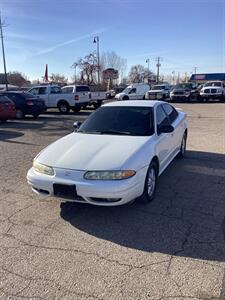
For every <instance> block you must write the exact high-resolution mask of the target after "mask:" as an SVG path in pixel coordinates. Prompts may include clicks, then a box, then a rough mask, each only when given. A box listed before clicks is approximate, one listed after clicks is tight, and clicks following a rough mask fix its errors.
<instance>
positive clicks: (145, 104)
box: [103, 100, 165, 107]
mask: <svg viewBox="0 0 225 300" xmlns="http://www.w3.org/2000/svg"><path fill="white" fill-rule="evenodd" d="M160 103H165V102H164V101H152V100H151V101H150V100H126V101H113V102H109V103H106V104H104V105H103V106H141V107H155V106H157V105H158V104H160Z"/></svg>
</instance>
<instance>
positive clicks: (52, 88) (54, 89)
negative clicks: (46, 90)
mask: <svg viewBox="0 0 225 300" xmlns="http://www.w3.org/2000/svg"><path fill="white" fill-rule="evenodd" d="M60 93H61V89H60V88H59V87H57V86H52V87H51V94H60Z"/></svg>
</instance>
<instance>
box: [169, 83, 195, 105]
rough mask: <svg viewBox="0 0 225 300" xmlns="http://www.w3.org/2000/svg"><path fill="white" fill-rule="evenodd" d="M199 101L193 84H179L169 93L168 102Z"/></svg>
mask: <svg viewBox="0 0 225 300" xmlns="http://www.w3.org/2000/svg"><path fill="white" fill-rule="evenodd" d="M198 99H199V91H198V89H197V87H196V85H195V84H193V83H179V84H177V85H175V86H174V88H173V89H172V91H171V92H170V101H171V102H173V101H178V102H192V101H197V100H198Z"/></svg>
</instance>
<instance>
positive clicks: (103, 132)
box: [101, 129, 132, 135]
mask: <svg viewBox="0 0 225 300" xmlns="http://www.w3.org/2000/svg"><path fill="white" fill-rule="evenodd" d="M101 134H118V135H132V133H131V132H129V131H119V130H113V129H108V130H102V131H101Z"/></svg>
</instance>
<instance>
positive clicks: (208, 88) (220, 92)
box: [200, 81, 225, 101]
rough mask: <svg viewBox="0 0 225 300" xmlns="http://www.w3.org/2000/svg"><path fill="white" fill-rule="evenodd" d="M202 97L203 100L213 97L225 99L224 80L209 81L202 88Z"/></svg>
mask: <svg viewBox="0 0 225 300" xmlns="http://www.w3.org/2000/svg"><path fill="white" fill-rule="evenodd" d="M200 97H201V100H202V101H208V100H213V99H219V100H220V101H224V100H225V85H224V83H223V81H208V82H206V83H205V84H204V86H203V87H202V89H201V90H200Z"/></svg>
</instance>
